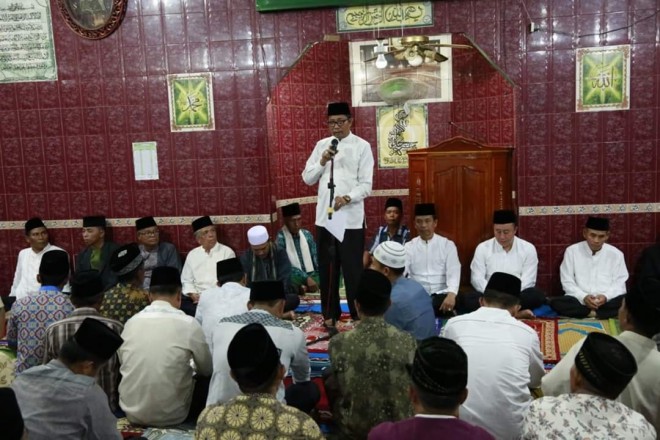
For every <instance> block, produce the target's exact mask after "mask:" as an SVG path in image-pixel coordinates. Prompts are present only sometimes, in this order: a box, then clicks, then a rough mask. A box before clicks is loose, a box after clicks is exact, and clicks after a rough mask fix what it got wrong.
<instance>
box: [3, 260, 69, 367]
mask: <svg viewBox="0 0 660 440" xmlns="http://www.w3.org/2000/svg"><path fill="white" fill-rule="evenodd" d="M38 280H39V282H40V283H41V288H40V290H39V293H38V294H37V295H34V296H27V297H24V298H21V299H19V300H18V301H16V303H15V304H14V306H13V307H12V310H11V318H10V319H9V325H8V328H7V341H8V342H9V345H10V346H15V347H16V373H17V374H18V373H21V372H23V371H24V370H27V369H28V368H30V367H34V366H36V365H39V364H41V360H42V359H43V357H44V337H45V336H46V329H47V328H48V326H49V325H50V324H52V323H54V322H56V321H59V320H62V319H64V318H66V317H67V316H69V313H71V312H72V311H73V304H71V301H69V297H68V296H66V295H65V294H63V293H62V287H64V285H65V284H66V283H67V281H68V280H69V255H68V254H67V253H66V252H64V251H61V250H52V251H48V252H46V253H45V254H44V255H43V257H42V258H41V263H40V264H39V275H38Z"/></svg>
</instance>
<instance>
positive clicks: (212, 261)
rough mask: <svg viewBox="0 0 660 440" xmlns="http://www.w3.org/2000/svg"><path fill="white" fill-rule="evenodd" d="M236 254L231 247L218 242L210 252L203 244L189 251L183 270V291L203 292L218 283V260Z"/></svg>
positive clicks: (232, 256) (185, 292)
mask: <svg viewBox="0 0 660 440" xmlns="http://www.w3.org/2000/svg"><path fill="white" fill-rule="evenodd" d="M235 256H236V254H235V253H234V251H233V250H231V248H230V247H228V246H225V245H224V244H220V243H216V245H215V246H213V247H212V248H211V251H210V252H206V251H205V250H204V248H203V247H202V246H198V247H196V248H195V249H193V250H191V251H190V252H188V256H187V257H186V262H185V263H184V265H183V270H182V271H181V289H182V290H181V291H182V292H183V293H184V294H188V293H202V292H204V291H205V290H208V289H211V288H213V287H215V286H216V285H217V284H218V272H217V268H216V265H217V263H218V261H222V260H227V259H229V258H234V257H235Z"/></svg>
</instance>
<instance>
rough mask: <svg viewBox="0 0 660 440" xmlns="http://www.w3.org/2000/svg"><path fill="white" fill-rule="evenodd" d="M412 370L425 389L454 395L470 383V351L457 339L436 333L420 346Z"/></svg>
mask: <svg viewBox="0 0 660 440" xmlns="http://www.w3.org/2000/svg"><path fill="white" fill-rule="evenodd" d="M409 371H410V377H411V379H412V381H413V383H414V384H415V386H417V387H418V388H420V389H421V390H423V391H427V392H429V393H431V394H433V395H435V396H447V397H453V396H456V395H458V394H460V393H461V391H463V390H464V389H465V387H466V386H467V377H468V360H467V355H466V354H465V352H464V351H463V349H462V348H461V347H460V345H458V344H457V343H456V342H455V341H452V340H451V339H446V338H439V337H437V336H432V337H430V338H427V339H424V340H423V341H422V342H420V343H419V345H418V346H417V350H415V359H414V360H413V363H412V366H411V367H409Z"/></svg>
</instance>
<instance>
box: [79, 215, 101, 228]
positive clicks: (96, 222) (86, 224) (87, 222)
mask: <svg viewBox="0 0 660 440" xmlns="http://www.w3.org/2000/svg"><path fill="white" fill-rule="evenodd" d="M94 227H96V228H105V217H104V216H102V215H89V216H87V217H83V228H94Z"/></svg>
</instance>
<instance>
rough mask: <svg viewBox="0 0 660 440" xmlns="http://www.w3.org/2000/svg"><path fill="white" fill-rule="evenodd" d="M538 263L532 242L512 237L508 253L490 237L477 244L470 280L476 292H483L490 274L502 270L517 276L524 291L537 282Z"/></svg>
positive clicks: (471, 265)
mask: <svg viewBox="0 0 660 440" xmlns="http://www.w3.org/2000/svg"><path fill="white" fill-rule="evenodd" d="M538 266H539V258H538V256H537V255H536V248H535V247H534V245H533V244H532V243H530V242H528V241H525V240H523V239H522V238H518V237H514V238H513V243H512V245H511V249H509V251H508V252H507V251H505V250H504V248H503V247H502V245H500V244H499V243H498V242H497V240H496V239H495V237H493V238H491V239H490V240H486V241H482V242H481V243H479V245H478V246H477V249H476V250H475V251H474V257H473V258H472V264H470V282H471V283H472V287H474V289H475V290H476V291H477V292H483V291H484V290H485V289H486V285H487V284H488V280H490V276H491V275H492V274H494V273H495V272H504V273H508V274H510V275H513V276H516V277H518V278H520V284H521V286H520V290H525V289H528V288H530V287H534V286H535V285H536V272H537V270H538Z"/></svg>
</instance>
